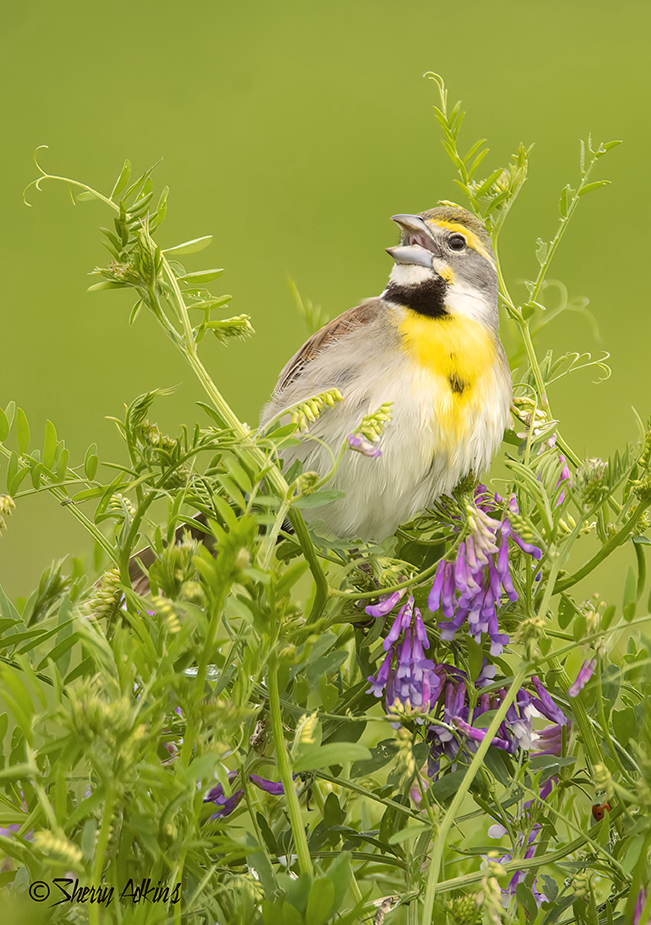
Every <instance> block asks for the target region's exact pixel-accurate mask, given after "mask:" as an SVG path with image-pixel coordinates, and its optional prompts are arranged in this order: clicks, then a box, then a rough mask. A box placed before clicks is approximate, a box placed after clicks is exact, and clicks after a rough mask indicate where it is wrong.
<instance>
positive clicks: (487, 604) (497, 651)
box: [428, 485, 542, 655]
mask: <svg viewBox="0 0 651 925" xmlns="http://www.w3.org/2000/svg"><path fill="white" fill-rule="evenodd" d="M498 497H499V496H497V495H496V496H494V497H493V498H492V499H491V498H490V496H489V495H488V492H487V489H486V487H485V486H484V485H478V486H477V488H476V489H475V504H474V507H473V508H472V509H470V508H469V510H468V525H469V526H470V530H471V532H470V535H469V536H467V537H466V539H465V540H464V541H463V542H462V543H460V544H459V547H458V549H457V553H456V557H455V559H454V561H453V562H448V561H446V560H445V559H442V560H441V561H440V562H439V565H438V568H437V570H436V574H435V576H434V583H433V584H432V589H431V591H430V594H429V600H428V606H429V609H430V610H431V611H432V612H433V613H435V612H436V611H437V610H440V611H441V612H442V614H443V616H444V617H445V622H442V623H439V628H440V630H441V639H444V640H450V639H453V638H454V636H455V634H456V632H457V630H459V629H460V628H461V627H462V626H463V624H464V623H467V624H468V632H469V634H470V635H471V636H473V637H474V639H475V641H476V642H480V641H481V636H482V633H485V634H487V635H488V636H489V637H490V640H491V655H501V653H502V649H503V647H504V646H505V645H506V644H507V643H508V641H509V637H508V636H507V635H505V634H503V633H500V631H499V625H498V620H497V611H498V608H499V607H500V606H501V603H502V596H503V595H506V597H507V598H508V599H509V600H510V601H516V600H517V599H518V593H517V591H516V590H515V588H514V587H513V581H512V579H511V572H510V567H509V538H510V539H511V540H512V541H513V542H514V543H515V544H516V545H517V546H518V547H519V548H520V549H521V550H522V551H523V552H524V553H526V554H527V555H530V556H533V557H534V558H535V559H540V558H541V557H542V550H540V549H539V548H538V547H537V546H533V545H532V544H531V543H527V542H526V541H525V540H523V539H522V538H521V537H520V536H518V534H517V533H516V532H515V531H514V530H513V527H512V526H511V524H510V522H509V520H508V514H506V515H505V516H504V518H503V520H501V521H499V520H496V519H495V518H493V517H490V516H489V511H494V510H495V509H496V507H497V504H498V501H497V499H498ZM499 500H500V502H501V500H502V499H501V498H500V499H499ZM509 510H510V511H512V512H513V513H517V512H518V509H517V502H516V500H515V498H512V499H511V501H510V502H509ZM457 529H458V528H457Z"/></svg>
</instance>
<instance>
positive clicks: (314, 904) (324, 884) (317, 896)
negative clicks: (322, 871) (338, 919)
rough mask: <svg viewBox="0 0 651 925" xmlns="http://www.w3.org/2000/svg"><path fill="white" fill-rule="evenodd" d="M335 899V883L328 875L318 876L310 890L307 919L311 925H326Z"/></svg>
mask: <svg viewBox="0 0 651 925" xmlns="http://www.w3.org/2000/svg"><path fill="white" fill-rule="evenodd" d="M334 901H335V885H334V883H333V882H332V880H329V879H328V878H327V877H317V879H316V880H315V881H314V883H313V884H312V889H311V890H310V898H309V899H308V901H307V909H306V910H305V921H306V922H309V923H310V925H325V923H326V922H327V921H328V919H329V918H330V913H331V912H332V907H333V905H334Z"/></svg>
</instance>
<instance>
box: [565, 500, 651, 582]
mask: <svg viewBox="0 0 651 925" xmlns="http://www.w3.org/2000/svg"><path fill="white" fill-rule="evenodd" d="M648 506H649V505H648V504H639V505H638V506H637V507H636V508H635V510H634V511H633V513H632V514H631V516H630V517H629V518H628V520H627V521H626V523H625V524H624V526H623V527H622V528H621V530H619V532H618V533H616V534H615V536H613V537H612V539H610V540H608V542H607V543H606V544H605V545H604V546H602V547H601V549H600V550H599V552H598V553H596V554H595V555H594V556H593V557H592V559H590V560H589V561H588V562H586V563H585V565H583V566H581V568H580V569H579V570H578V571H577V572H575V573H574V574H573V575H570V577H569V578H563V579H562V580H561V581H557V582H556V586H555V587H554V594H559V593H560V592H561V591H565V589H566V588H571V587H572V585H575V584H576V583H577V582H578V581H581V579H582V578H585V576H586V575H589V574H590V572H592V571H593V570H594V569H596V567H597V566H598V565H599V564H600V563H601V562H603V560H604V559H607V558H608V556H609V555H610V554H611V553H612V552H614V550H615V549H617V547H618V546H621V545H622V543H624V542H626V540H627V539H628V537H629V536H630V533H631V530H632V529H633V527H634V526H635V524H636V523H637V522H638V520H639V519H640V517H641V516H642V514H644V512H645V511H646V509H647V507H648Z"/></svg>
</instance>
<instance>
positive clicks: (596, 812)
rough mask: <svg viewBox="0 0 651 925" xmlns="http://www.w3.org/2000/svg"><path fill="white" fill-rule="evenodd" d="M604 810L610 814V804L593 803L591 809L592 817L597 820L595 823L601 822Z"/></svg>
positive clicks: (604, 813)
mask: <svg viewBox="0 0 651 925" xmlns="http://www.w3.org/2000/svg"><path fill="white" fill-rule="evenodd" d="M606 810H608V812H610V803H595V805H594V806H593V807H592V815H593V816H594V818H595V819H596V820H597V822H601V820H602V819H603V817H604V816H605V815H606Z"/></svg>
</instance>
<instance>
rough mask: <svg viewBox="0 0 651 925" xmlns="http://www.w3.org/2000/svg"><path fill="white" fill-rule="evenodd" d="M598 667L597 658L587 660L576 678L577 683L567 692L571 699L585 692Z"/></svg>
mask: <svg viewBox="0 0 651 925" xmlns="http://www.w3.org/2000/svg"><path fill="white" fill-rule="evenodd" d="M596 667H597V659H596V658H591V659H586V661H584V663H583V664H582V665H581V668H580V669H579V673H578V675H577V676H576V681H575V682H574V684H573V685H572V687H571V688H570V689H569V691H568V692H567V693H568V696H569V697H576V696H577V695H578V694H579V692H580V691H582V690H583V688H584V687H585V686H586V684H587V683H588V681H589V680H590V678H591V677H592V675H593V674H594V670H595V668H596Z"/></svg>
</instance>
